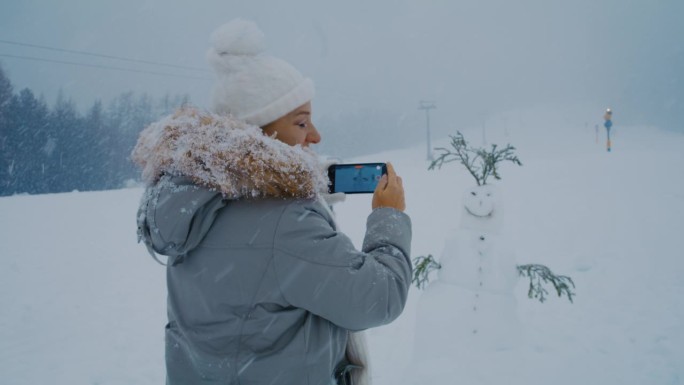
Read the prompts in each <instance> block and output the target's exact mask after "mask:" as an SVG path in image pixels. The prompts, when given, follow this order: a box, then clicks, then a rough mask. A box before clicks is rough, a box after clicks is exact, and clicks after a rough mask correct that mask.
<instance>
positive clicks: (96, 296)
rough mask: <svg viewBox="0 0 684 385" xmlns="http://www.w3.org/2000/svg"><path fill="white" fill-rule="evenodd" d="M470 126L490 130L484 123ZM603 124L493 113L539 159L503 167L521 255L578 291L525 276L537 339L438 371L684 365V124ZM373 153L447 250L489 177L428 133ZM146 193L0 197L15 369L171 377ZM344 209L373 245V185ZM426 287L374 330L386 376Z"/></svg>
mask: <svg viewBox="0 0 684 385" xmlns="http://www.w3.org/2000/svg"><path fill="white" fill-rule="evenodd" d="M616 123H617V122H616ZM490 125H491V126H492V127H494V126H497V125H496V124H495V123H493V124H490ZM499 126H501V125H499ZM530 126H535V125H534V124H530ZM463 132H464V134H465V136H466V138H467V139H469V140H470V141H471V142H472V143H473V144H475V145H480V144H481V143H482V131H481V130H480V129H468V130H464V131H463ZM600 134H601V135H600V138H599V140H598V142H597V141H596V137H595V132H594V128H593V123H592V124H589V125H585V124H583V123H582V124H571V123H569V122H565V123H564V122H560V123H559V124H558V127H554V128H548V127H546V128H544V127H541V126H540V125H537V126H536V129H533V128H528V129H523V128H522V125H517V124H513V123H511V122H509V123H507V126H506V129H505V130H503V129H499V130H495V129H493V128H490V129H489V130H488V132H487V134H486V135H487V140H488V141H494V142H497V143H500V144H505V143H506V142H510V143H511V144H513V145H514V146H516V147H517V149H518V150H517V154H518V155H519V157H520V159H521V161H522V162H523V166H522V167H517V166H514V165H508V164H507V165H504V166H503V168H502V175H503V180H502V181H500V182H499V183H498V185H499V188H500V190H501V191H502V192H503V195H504V202H505V205H504V207H505V220H504V230H503V231H504V232H505V233H506V234H507V236H508V237H509V238H510V239H512V245H511V247H512V249H513V250H512V251H513V252H514V253H515V256H516V257H515V258H516V261H517V263H519V264H524V263H542V264H545V265H548V266H549V267H551V268H552V270H554V272H556V273H559V274H565V275H569V276H571V277H572V278H573V279H574V281H575V283H576V285H577V288H576V290H575V292H576V298H575V302H574V303H573V304H571V303H570V302H568V301H567V300H566V299H565V298H557V297H555V296H552V297H551V298H549V300H548V301H547V302H545V303H544V304H541V303H539V302H538V301H537V300H531V299H528V298H527V292H526V282H525V281H524V280H522V279H521V280H520V281H519V283H518V286H517V288H516V292H515V297H516V300H517V313H518V317H519V319H520V321H521V323H522V325H523V326H522V330H521V331H520V332H521V334H522V336H523V339H522V341H523V342H522V343H521V344H520V346H519V347H517V348H515V349H511V350H507V351H496V352H494V351H492V352H486V351H485V352H482V353H477V354H475V353H473V354H469V355H466V356H463V355H461V357H452V358H449V359H447V360H444V361H442V362H438V363H437V362H436V368H438V369H439V368H440V367H441V368H445V367H448V368H449V369H452V368H457V369H458V373H459V374H458V375H456V376H454V375H449V376H445V377H444V378H442V379H441V380H440V381H439V382H438V383H440V384H525V385H537V384H539V385H541V384H548V383H552V384H554V385H562V384H601V385H606V384H620V385H628V384H634V385H644V384H680V383H683V382H684V326H683V325H684V300H683V299H682V295H683V294H684V279H682V277H683V276H684V236H683V235H684V226H683V225H682V218H684V171H682V168H683V167H684V135H682V134H676V133H671V132H667V131H661V130H658V129H654V128H647V127H620V126H619V124H618V125H616V126H615V128H614V136H613V152H611V153H608V152H606V151H605V139H604V133H603V131H601V132H600ZM446 143H447V141H446V139H441V140H438V141H437V142H436V146H443V145H446ZM358 160H361V161H391V162H393V163H394V165H395V168H396V169H397V171H398V173H399V174H400V175H401V176H402V177H403V179H404V185H405V188H406V194H407V213H408V214H409V215H410V216H411V217H412V220H413V226H414V238H413V248H412V252H413V256H414V257H415V256H418V255H425V254H433V255H439V254H440V252H441V249H442V247H443V245H444V241H445V239H446V238H448V237H449V236H450V234H453V233H454V232H455V231H457V230H458V223H459V217H460V212H461V211H460V204H459V202H460V197H461V194H462V191H463V190H464V189H465V188H466V187H469V186H472V185H473V184H474V180H473V179H472V178H471V177H470V176H469V175H468V174H467V173H466V172H465V170H464V169H463V168H461V167H460V166H459V165H457V164H455V163H454V164H449V165H446V166H445V167H444V168H442V169H441V170H438V171H428V170H427V166H428V163H427V162H426V161H425V145H424V144H422V145H417V146H416V147H414V148H408V149H402V150H396V151H391V152H385V153H381V154H377V155H373V156H367V157H363V158H360V159H358ZM141 193H142V190H141V189H139V188H133V189H124V190H118V191H104V192H88V193H82V192H73V193H68V194H54V195H41V196H13V197H6V198H0V256H2V261H3V267H2V268H1V269H0V383H2V384H12V385H14V384H68V385H75V384H89V385H96V384H97V385H114V384H162V383H164V363H163V351H164V350H163V331H164V325H165V323H166V322H165V286H164V285H165V284H164V268H162V267H161V266H159V265H158V264H157V263H156V262H154V261H153V260H152V259H151V258H150V257H149V255H147V253H146V250H145V248H144V247H143V246H142V245H139V244H137V243H136V235H135V211H136V209H137V204H138V199H139V197H140V195H141ZM335 210H336V212H337V213H338V220H339V222H340V227H341V228H342V230H343V231H345V232H346V233H347V234H348V235H350V236H351V237H352V239H354V241H355V242H356V243H357V245H360V243H361V240H362V237H363V226H364V224H365V218H366V215H367V213H368V212H369V210H370V196H369V195H366V196H354V197H349V198H348V199H347V201H346V202H344V203H341V204H339V205H338V206H336V208H335ZM421 294H422V292H421V291H419V290H417V289H415V288H412V292H411V294H410V297H409V303H408V305H407V308H406V311H405V312H404V314H403V315H402V316H401V317H400V318H399V319H398V320H397V321H396V322H394V323H393V324H390V325H387V326H385V327H381V328H377V329H372V330H369V331H368V332H367V333H368V336H369V343H370V349H371V356H372V364H373V377H374V383H375V384H376V385H397V384H399V385H408V384H409V383H410V381H409V380H408V379H409V378H410V375H409V374H410V372H411V371H412V369H413V366H412V361H413V359H412V356H413V355H414V354H420V352H414V351H413V350H414V349H413V345H414V340H413V339H414V335H415V332H416V329H415V325H416V319H417V318H418V317H421V314H417V311H416V309H417V304H418V303H419V301H420V296H421ZM443 311H444V312H445V314H446V313H448V312H450V304H449V303H445V304H444V309H443ZM508 321H509V320H507V319H500V320H495V322H501V323H506V322H508ZM458 327H459V325H458V324H454V325H453V328H458ZM440 332H441V333H449V330H443V331H440ZM457 350H458V351H461V350H462V349H455V351H457ZM455 356H458V355H457V354H455Z"/></svg>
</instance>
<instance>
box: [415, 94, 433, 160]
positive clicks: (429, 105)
mask: <svg viewBox="0 0 684 385" xmlns="http://www.w3.org/2000/svg"><path fill="white" fill-rule="evenodd" d="M433 108H437V107H435V102H431V101H426V100H421V101H420V106H419V107H418V109H419V110H425V118H426V121H427V159H428V160H429V161H430V162H432V160H433V159H432V143H430V110H431V109H433Z"/></svg>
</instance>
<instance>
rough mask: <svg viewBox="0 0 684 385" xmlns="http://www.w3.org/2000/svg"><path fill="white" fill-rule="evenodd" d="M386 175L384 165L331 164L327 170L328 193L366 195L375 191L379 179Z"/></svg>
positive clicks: (385, 166) (385, 165)
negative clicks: (328, 180)
mask: <svg viewBox="0 0 684 385" xmlns="http://www.w3.org/2000/svg"><path fill="white" fill-rule="evenodd" d="M384 174H387V164H385V163H352V164H333V165H332V166H330V167H329V168H328V178H329V179H330V186H329V187H328V192H330V193H338V192H342V193H345V194H367V193H372V192H373V191H375V186H377V185H378V181H379V180H380V178H381V177H382V176H383V175H384Z"/></svg>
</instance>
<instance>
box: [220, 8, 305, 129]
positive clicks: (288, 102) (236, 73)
mask: <svg viewBox="0 0 684 385" xmlns="http://www.w3.org/2000/svg"><path fill="white" fill-rule="evenodd" d="M263 40H264V34H263V33H262V32H261V30H259V28H258V27H257V26H256V24H254V23H253V22H251V21H246V20H240V19H235V20H232V21H230V22H228V23H226V24H224V25H222V26H221V27H219V28H218V29H217V30H216V31H214V33H212V35H211V43H212V48H210V49H209V52H208V53H207V59H208V60H209V63H211V65H212V67H213V68H214V71H215V72H216V75H217V77H218V81H217V83H216V85H215V87H214V93H213V97H212V105H213V107H212V109H213V110H214V112H216V113H218V114H231V115H233V116H235V117H237V118H238V119H242V120H245V121H246V122H247V123H250V124H254V125H257V126H259V127H263V126H264V125H266V124H268V123H271V122H273V121H274V120H277V119H278V118H280V117H282V116H284V115H287V114H288V113H289V112H291V111H293V110H294V109H296V108H297V107H299V106H301V105H302V104H304V103H306V102H309V101H311V99H312V98H313V96H314V86H313V82H312V81H311V79H307V78H304V77H303V76H302V74H301V73H299V71H297V70H296V69H295V68H294V67H292V66H291V65H290V64H288V63H287V62H285V61H283V60H281V59H278V58H275V57H272V56H268V55H264V54H262V51H263V48H264V43H263Z"/></svg>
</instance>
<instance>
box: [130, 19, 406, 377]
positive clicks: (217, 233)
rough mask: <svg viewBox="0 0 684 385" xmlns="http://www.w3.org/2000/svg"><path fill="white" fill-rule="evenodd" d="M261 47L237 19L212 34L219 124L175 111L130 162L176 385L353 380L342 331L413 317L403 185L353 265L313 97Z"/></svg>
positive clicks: (391, 176)
mask: <svg viewBox="0 0 684 385" xmlns="http://www.w3.org/2000/svg"><path fill="white" fill-rule="evenodd" d="M261 38H262V35H261V32H260V31H259V30H258V29H257V28H256V26H255V25H254V24H253V23H251V22H246V21H241V20H235V21H232V22H230V23H228V24H226V25H224V26H222V27H221V28H219V29H218V30H217V31H216V32H214V34H213V35H212V40H213V48H212V49H211V50H210V52H209V61H210V62H211V63H212V65H213V66H214V68H215V69H216V71H217V75H218V78H219V82H218V83H217V86H216V89H215V92H214V97H213V104H214V106H213V109H214V113H205V112H200V111H197V110H194V109H189V108H186V109H182V110H180V111H179V112H177V113H176V114H175V115H173V116H170V117H167V118H165V119H163V120H161V121H159V122H157V123H154V124H152V125H150V126H149V127H148V128H146V129H145V130H144V131H143V132H142V133H141V135H140V138H139V140H138V144H137V145H136V148H135V150H134V152H133V158H134V160H135V161H136V162H137V163H138V164H139V165H141V166H142V168H143V179H144V180H145V181H146V182H147V183H148V184H149V187H148V189H147V190H146V192H145V195H144V196H143V199H142V201H141V206H140V210H139V212H138V231H139V235H140V237H141V239H142V240H144V242H145V244H146V245H147V246H148V248H149V249H150V251H151V252H152V253H153V255H154V252H156V253H159V254H163V255H166V256H168V267H167V286H168V318H169V322H168V324H167V326H166V370H167V383H168V384H196V383H203V384H211V383H213V384H233V383H235V384H243V385H246V384H297V385H301V384H313V385H318V384H321V385H323V384H326V385H327V384H330V383H331V382H332V381H333V377H335V372H336V371H337V372H338V374H339V373H342V372H345V371H346V370H348V369H350V368H356V367H357V365H349V361H350V358H351V360H352V361H353V358H354V357H352V356H353V355H354V353H355V352H353V351H349V349H348V348H347V343H348V340H349V335H350V333H349V332H350V331H359V330H364V329H367V328H370V327H374V326H378V325H382V324H386V323H388V322H391V321H392V320H394V319H395V318H396V317H398V316H399V314H400V313H401V312H402V310H403V308H404V305H405V302H406V297H407V293H408V289H409V286H410V282H411V263H410V258H409V249H410V240H411V224H410V219H409V218H408V216H407V215H406V214H404V213H403V210H404V208H405V205H404V192H403V187H402V182H401V178H400V177H398V176H397V175H396V173H395V172H394V169H393V168H392V165H391V164H388V174H387V175H386V176H384V177H383V179H382V180H381V181H380V183H379V184H378V188H377V189H376V191H375V193H374V195H373V200H372V206H373V211H372V212H371V214H370V215H369V216H368V221H367V231H366V237H365V239H364V243H363V248H362V250H361V251H358V250H356V249H355V247H354V246H353V244H352V242H351V241H350V240H349V238H348V237H347V236H345V235H344V234H343V233H341V232H339V231H337V229H336V225H335V222H334V220H333V218H332V214H331V212H330V210H329V208H328V205H327V204H326V203H325V202H324V201H323V199H322V198H323V196H324V194H323V192H324V191H325V190H326V189H327V179H326V175H325V173H324V172H323V170H322V167H321V166H320V165H319V164H318V162H317V158H316V156H315V154H314V153H313V152H312V151H310V150H309V148H308V146H309V145H310V144H315V143H318V142H319V141H320V140H321V137H320V134H319V133H318V131H317V130H316V127H315V126H314V125H313V124H312V123H311V112H312V111H311V103H310V101H311V98H312V97H313V83H312V82H311V80H309V79H305V78H303V77H302V76H301V74H299V72H297V71H296V70H295V69H294V68H293V67H291V66H290V65H289V64H288V63H286V62H284V61H282V60H279V59H276V58H273V57H270V56H265V55H260V54H259V52H260V46H261ZM352 347H354V346H352ZM336 369H337V370H336ZM351 373H352V374H353V376H352V377H356V378H362V377H363V376H362V374H363V368H360V369H352V371H351ZM337 377H338V378H337V380H338V381H343V380H345V378H346V380H347V381H348V380H349V376H344V375H338V376H337Z"/></svg>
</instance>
